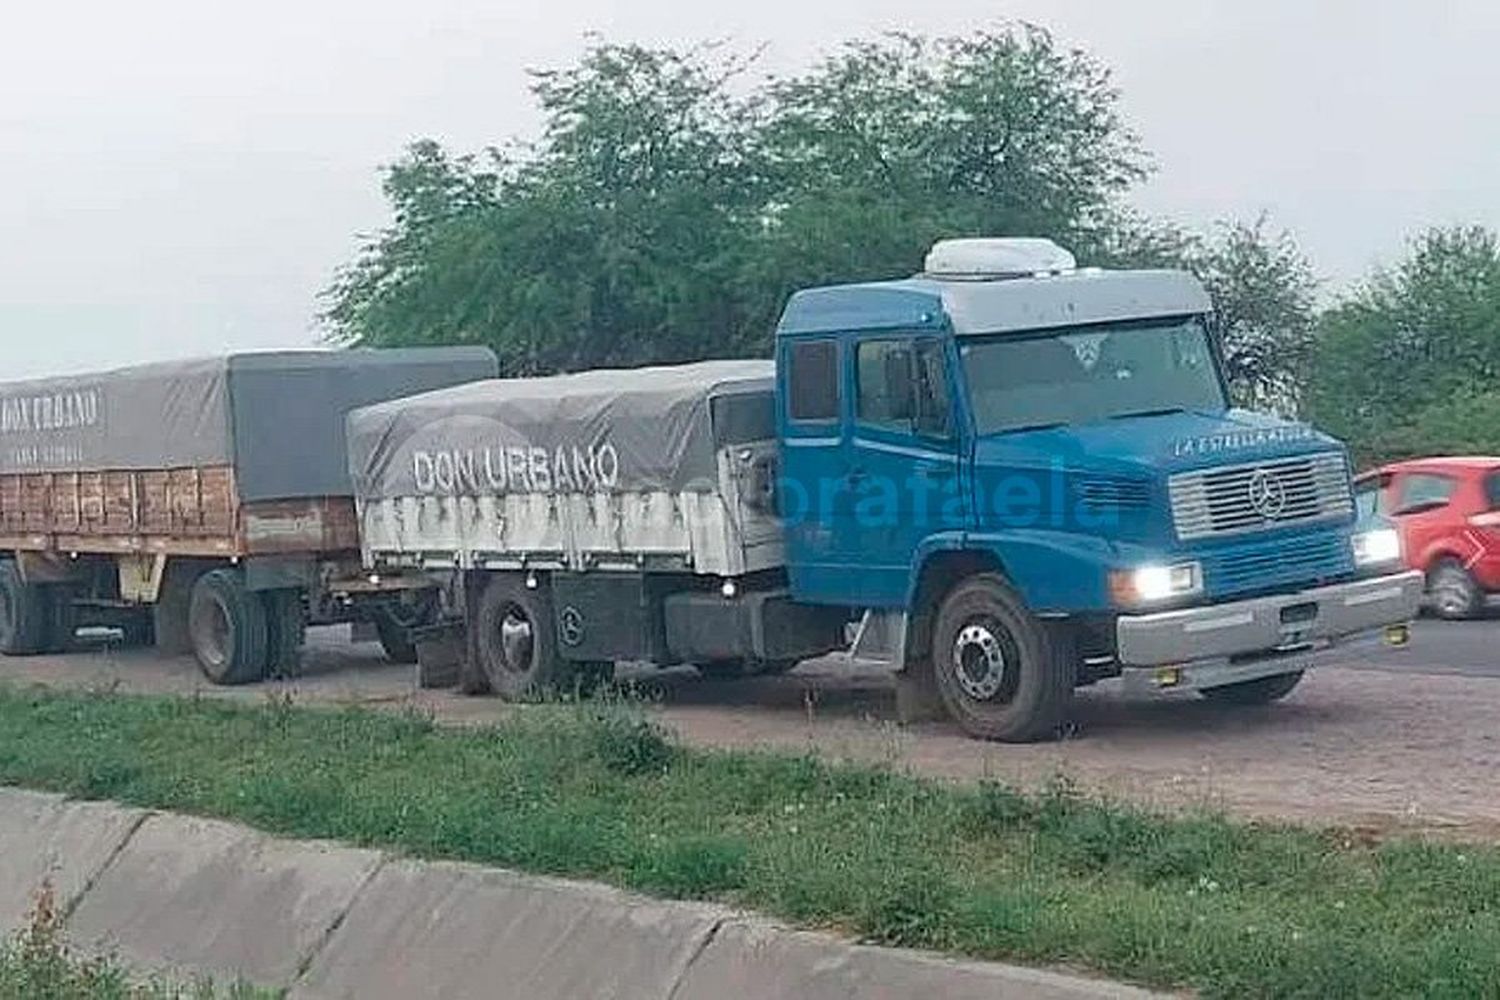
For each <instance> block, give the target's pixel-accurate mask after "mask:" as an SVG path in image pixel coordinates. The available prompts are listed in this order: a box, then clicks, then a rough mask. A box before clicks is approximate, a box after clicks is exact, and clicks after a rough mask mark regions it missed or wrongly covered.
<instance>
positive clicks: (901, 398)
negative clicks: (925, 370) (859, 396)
mask: <svg viewBox="0 0 1500 1000" xmlns="http://www.w3.org/2000/svg"><path fill="white" fill-rule="evenodd" d="M883 360H884V364H885V394H886V399H887V400H888V401H889V405H890V415H891V418H892V419H894V420H911V419H913V418H914V417H915V416H916V415H917V382H916V379H915V378H913V372H912V364H911V352H910V351H906V350H899V351H887V352H886V353H885V356H884V359H883Z"/></svg>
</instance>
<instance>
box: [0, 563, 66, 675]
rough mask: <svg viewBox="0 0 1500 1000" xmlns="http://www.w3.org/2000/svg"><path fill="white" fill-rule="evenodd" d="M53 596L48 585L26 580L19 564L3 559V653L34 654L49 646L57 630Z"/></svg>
mask: <svg viewBox="0 0 1500 1000" xmlns="http://www.w3.org/2000/svg"><path fill="white" fill-rule="evenodd" d="M51 597H52V595H51V594H50V593H48V591H47V589H46V588H45V587H40V586H37V585H36V584H31V583H27V582H26V581H24V580H22V579H21V570H20V569H19V568H18V567H17V566H16V564H15V563H13V562H10V561H9V560H7V561H5V562H0V653H4V654H5V655H6V656H32V655H35V654H36V653H41V652H43V651H45V650H46V649H47V646H48V644H49V643H50V642H51V641H52V636H53V629H54V623H53V611H52V601H51Z"/></svg>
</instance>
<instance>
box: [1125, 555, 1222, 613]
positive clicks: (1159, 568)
mask: <svg viewBox="0 0 1500 1000" xmlns="http://www.w3.org/2000/svg"><path fill="white" fill-rule="evenodd" d="M1202 591H1203V567H1202V566H1201V565H1199V564H1198V563H1196V562H1185V563H1174V564H1172V565H1170V566H1168V565H1156V564H1151V565H1147V566H1136V567H1134V568H1133V569H1117V570H1114V571H1113V572H1111V573H1110V574H1109V593H1110V597H1112V598H1113V599H1114V602H1115V604H1117V605H1120V606H1122V607H1137V606H1139V605H1142V604H1160V603H1162V602H1163V601H1170V600H1174V599H1176V598H1181V597H1191V596H1193V595H1194V594H1198V593H1202Z"/></svg>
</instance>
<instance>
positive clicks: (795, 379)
mask: <svg viewBox="0 0 1500 1000" xmlns="http://www.w3.org/2000/svg"><path fill="white" fill-rule="evenodd" d="M789 364H790V370H789V372H788V376H787V381H788V393H787V395H788V399H789V400H790V403H789V405H790V410H789V414H790V416H791V418H792V419H793V420H836V419H838V415H839V366H838V344H837V343H836V342H835V341H832V340H807V341H802V342H801V343H794V344H792V349H791V353H790V355H789Z"/></svg>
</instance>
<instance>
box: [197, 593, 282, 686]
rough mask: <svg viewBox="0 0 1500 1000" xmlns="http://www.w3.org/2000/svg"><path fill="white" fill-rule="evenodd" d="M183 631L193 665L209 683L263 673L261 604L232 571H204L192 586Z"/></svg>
mask: <svg viewBox="0 0 1500 1000" xmlns="http://www.w3.org/2000/svg"><path fill="white" fill-rule="evenodd" d="M188 632H189V634H190V635H191V636H192V640H193V655H194V656H195V657H197V660H198V666H199V668H200V669H201V670H202V671H203V674H204V676H205V677H207V678H208V679H209V680H211V681H213V682H214V683H215V684H249V683H251V682H253V681H258V680H261V679H263V678H264V677H265V676H266V666H267V663H268V660H269V652H270V650H269V642H270V630H269V629H268V628H267V625H266V607H265V604H264V603H263V602H262V601H261V599H260V595H259V594H256V593H253V592H252V591H250V590H249V589H248V588H247V587H246V586H245V580H244V577H243V576H241V575H240V573H239V572H238V571H236V570H232V569H216V570H210V571H209V572H207V573H204V574H203V575H202V576H200V577H199V578H198V581H197V582H196V583H194V584H193V595H192V600H191V601H190V602H189V605H188Z"/></svg>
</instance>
